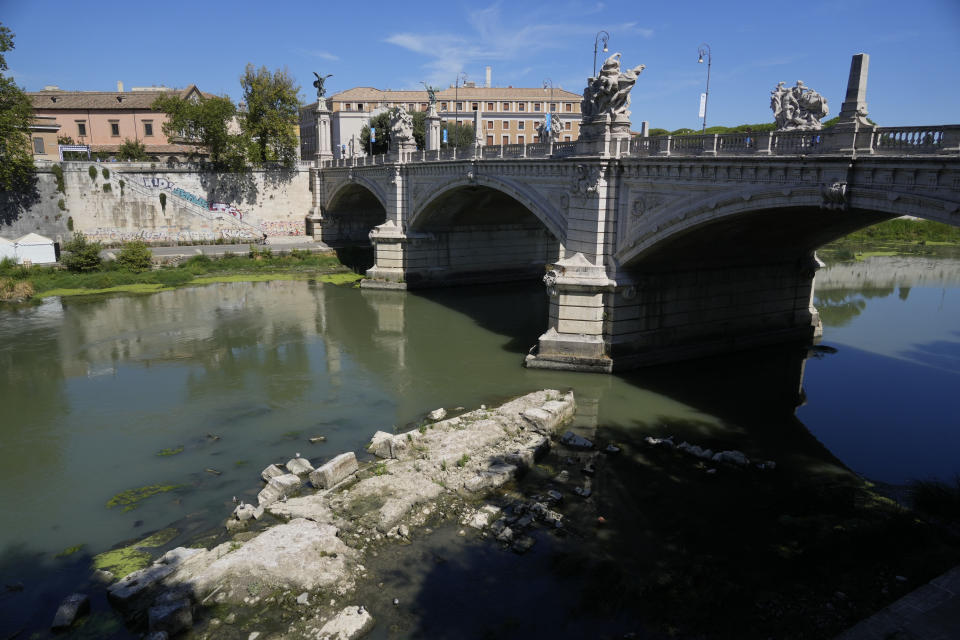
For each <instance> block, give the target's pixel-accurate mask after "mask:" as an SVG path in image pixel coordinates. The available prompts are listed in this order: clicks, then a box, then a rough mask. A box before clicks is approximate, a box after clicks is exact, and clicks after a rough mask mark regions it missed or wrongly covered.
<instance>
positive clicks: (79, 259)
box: [60, 233, 103, 271]
mask: <svg viewBox="0 0 960 640" xmlns="http://www.w3.org/2000/svg"><path fill="white" fill-rule="evenodd" d="M63 250H64V252H65V253H64V255H63V256H62V257H61V258H60V263H61V264H63V266H65V267H66V268H67V269H69V270H70V271H96V270H98V269H99V268H100V263H101V258H100V252H101V251H103V246H102V245H101V244H100V243H99V242H88V241H87V238H86V236H84V235H83V234H82V233H75V234H74V236H73V239H72V240H71V241H70V242H67V243H66V244H64V245H63Z"/></svg>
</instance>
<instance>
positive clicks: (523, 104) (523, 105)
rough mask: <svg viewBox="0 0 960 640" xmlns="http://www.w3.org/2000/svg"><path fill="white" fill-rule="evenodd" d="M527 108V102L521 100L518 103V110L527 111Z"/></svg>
mask: <svg viewBox="0 0 960 640" xmlns="http://www.w3.org/2000/svg"><path fill="white" fill-rule="evenodd" d="M526 110H527V103H526V102H520V103H518V104H517V111H526Z"/></svg>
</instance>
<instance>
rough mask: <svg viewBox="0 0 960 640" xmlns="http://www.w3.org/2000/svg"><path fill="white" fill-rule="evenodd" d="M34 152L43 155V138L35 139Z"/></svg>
mask: <svg viewBox="0 0 960 640" xmlns="http://www.w3.org/2000/svg"><path fill="white" fill-rule="evenodd" d="M33 153H34V154H36V155H43V138H34V139H33Z"/></svg>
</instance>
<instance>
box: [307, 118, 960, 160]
mask: <svg viewBox="0 0 960 640" xmlns="http://www.w3.org/2000/svg"><path fill="white" fill-rule="evenodd" d="M577 145H578V142H576V141H573V142H554V143H545V142H534V143H530V144H507V145H487V146H476V147H473V146H467V147H447V148H445V149H438V150H436V151H414V152H404V153H403V154H402V157H401V158H399V160H400V162H401V163H408V162H437V161H445V160H474V159H483V160H499V159H518V158H542V159H550V158H553V159H556V158H565V157H569V156H575V155H583V154H580V153H578V146H577ZM854 149H855V150H856V154H857V155H870V154H876V155H899V156H904V155H907V156H910V155H930V154H941V155H949V156H958V155H960V125H939V126H929V127H867V128H862V129H860V130H859V131H852V130H849V129H845V130H836V131H835V130H833V129H822V130H820V131H764V132H749V133H748V132H742V131H741V132H737V133H711V134H702V135H683V136H675V135H666V136H657V137H652V138H640V137H634V138H632V139H630V140H629V141H628V140H626V139H623V140H621V141H619V142H618V143H617V142H616V141H614V143H612V144H611V148H610V152H611V154H612V155H615V156H619V157H644V156H671V157H690V156H743V155H775V156H797V155H840V156H851V155H854ZM397 160H398V158H397V156H396V154H394V155H390V154H383V155H376V156H357V157H355V158H337V159H333V160H326V161H324V162H323V164H322V166H323V167H324V168H328V167H365V166H371V165H382V164H389V163H392V162H396V161H397Z"/></svg>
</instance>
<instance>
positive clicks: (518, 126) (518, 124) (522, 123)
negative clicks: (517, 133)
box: [517, 120, 526, 131]
mask: <svg viewBox="0 0 960 640" xmlns="http://www.w3.org/2000/svg"><path fill="white" fill-rule="evenodd" d="M525 124H526V120H521V121H519V122H518V123H517V129H520V130H521V131H523V126H524V125H525Z"/></svg>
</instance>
